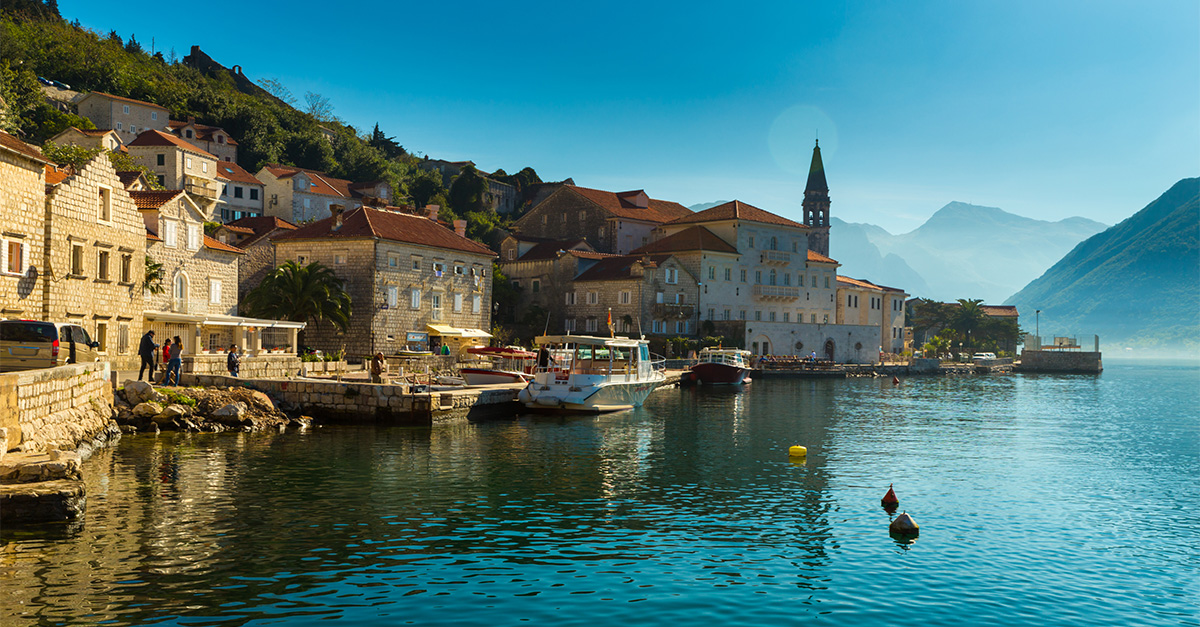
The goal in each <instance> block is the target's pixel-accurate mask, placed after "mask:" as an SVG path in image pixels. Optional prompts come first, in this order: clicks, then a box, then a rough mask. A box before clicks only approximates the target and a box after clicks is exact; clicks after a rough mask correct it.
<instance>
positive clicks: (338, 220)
mask: <svg viewBox="0 0 1200 627" xmlns="http://www.w3.org/2000/svg"><path fill="white" fill-rule="evenodd" d="M345 210H346V208H345V207H344V206H342V205H329V212H330V213H332V214H333V230H335V231H336V230H338V229H340V228H342V213H343V212H344V211H345Z"/></svg>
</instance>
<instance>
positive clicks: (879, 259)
mask: <svg viewBox="0 0 1200 627" xmlns="http://www.w3.org/2000/svg"><path fill="white" fill-rule="evenodd" d="M885 236H886V237H892V235H891V233H888V232H887V231H885V230H883V229H882V228H881V227H878V226H875V225H874V224H860V223H853V222H845V221H843V220H839V219H837V218H831V219H830V220H829V256H830V257H833V258H834V259H836V260H837V261H838V262H839V263H841V264H842V267H840V268H838V274H841V275H843V276H849V277H854V278H859V279H868V280H870V281H872V282H874V283H877V284H880V285H887V286H889V287H898V288H900V289H902V290H904V291H906V292H908V293H909V294H916V295H921V294H928V293H929V292H930V289H929V285H928V284H927V283H926V282H925V279H924V278H923V277H922V276H921V275H920V274H918V273H917V271H916V270H913V269H912V268H911V267H909V265H908V264H907V263H905V261H904V259H902V258H900V256H899V255H896V254H894V253H889V254H887V255H884V254H883V253H881V252H880V251H879V248H878V247H877V246H875V244H872V243H871V238H872V237H885Z"/></svg>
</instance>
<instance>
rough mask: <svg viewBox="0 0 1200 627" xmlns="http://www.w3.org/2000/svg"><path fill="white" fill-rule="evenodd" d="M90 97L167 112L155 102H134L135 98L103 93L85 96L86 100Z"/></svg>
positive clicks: (91, 93) (98, 92)
mask: <svg viewBox="0 0 1200 627" xmlns="http://www.w3.org/2000/svg"><path fill="white" fill-rule="evenodd" d="M88 96H104V97H105V98H111V99H113V100H117V101H120V102H128V103H130V104H138V105H142V106H143V107H153V108H155V109H162V110H163V111H166V110H167V108H166V107H164V106H162V105H156V104H154V103H153V102H146V101H144V100H134V99H133V98H125V97H123V96H114V95H112V94H106V93H104V92H102V91H93V92H90V93H88V94H87V96H84V98H87V97H88Z"/></svg>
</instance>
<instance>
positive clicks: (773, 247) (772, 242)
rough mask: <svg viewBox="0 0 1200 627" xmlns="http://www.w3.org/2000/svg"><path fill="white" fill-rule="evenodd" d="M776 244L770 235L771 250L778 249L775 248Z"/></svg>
mask: <svg viewBox="0 0 1200 627" xmlns="http://www.w3.org/2000/svg"><path fill="white" fill-rule="evenodd" d="M776 246H777V242H776V240H775V238H774V237H772V238H771V244H770V248H771V250H778V249H777V248H776Z"/></svg>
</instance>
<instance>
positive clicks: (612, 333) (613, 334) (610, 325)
mask: <svg viewBox="0 0 1200 627" xmlns="http://www.w3.org/2000/svg"><path fill="white" fill-rule="evenodd" d="M608 336H609V337H617V332H616V331H614V330H613V323H612V307H609V308H608Z"/></svg>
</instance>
